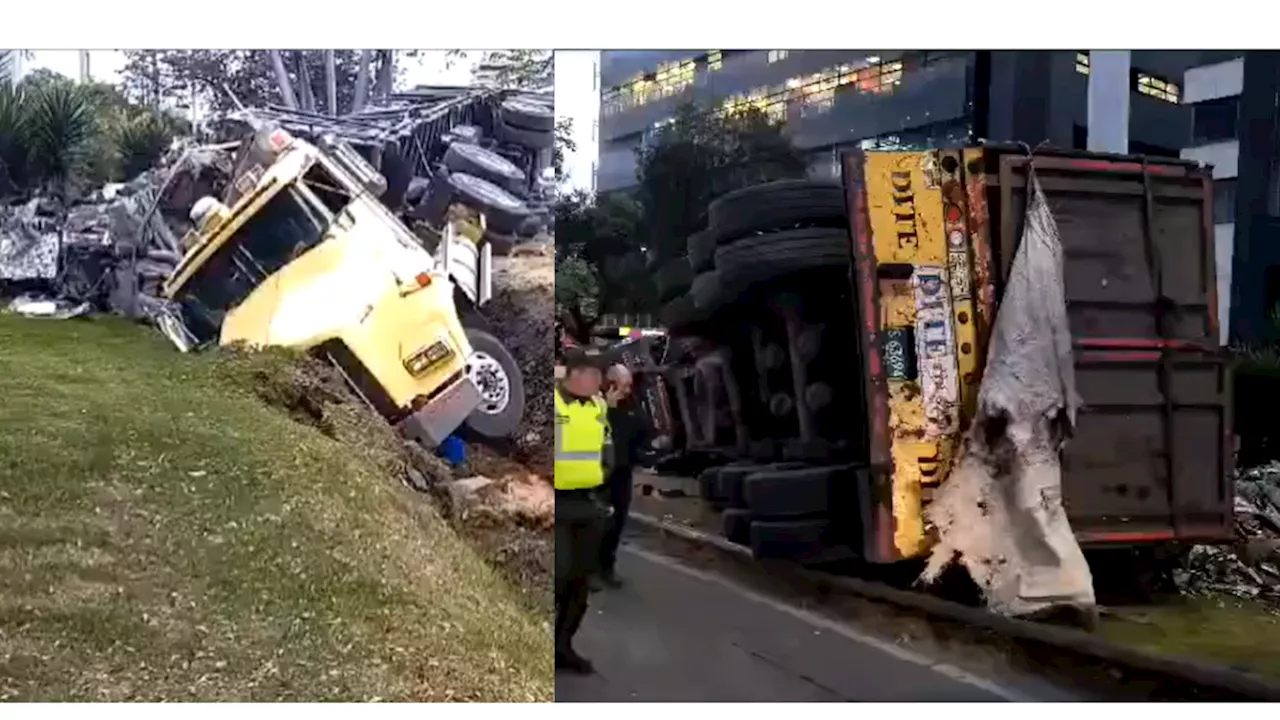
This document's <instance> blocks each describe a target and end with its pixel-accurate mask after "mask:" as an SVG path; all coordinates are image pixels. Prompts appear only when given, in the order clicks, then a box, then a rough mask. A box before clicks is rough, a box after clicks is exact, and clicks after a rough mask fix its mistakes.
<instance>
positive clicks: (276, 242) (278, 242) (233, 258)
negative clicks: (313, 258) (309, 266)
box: [178, 187, 326, 343]
mask: <svg viewBox="0 0 1280 720" xmlns="http://www.w3.org/2000/svg"><path fill="white" fill-rule="evenodd" d="M325 224H326V220H325V218H323V217H321V216H320V213H319V212H318V210H316V209H314V208H313V207H312V206H310V205H309V204H308V203H307V201H306V200H305V199H303V198H302V196H301V195H300V194H299V193H298V192H297V191H296V190H295V189H294V188H292V187H287V188H285V189H283V190H281V191H280V192H278V193H276V196H275V197H273V198H272V199H271V200H269V201H267V204H266V205H265V206H263V207H262V209H260V210H259V211H258V213H257V214H256V215H254V216H253V217H252V218H250V219H249V221H248V222H246V223H245V224H244V225H243V226H241V228H240V229H239V230H237V231H236V233H235V235H234V236H232V238H231V239H230V240H229V241H227V242H226V243H225V244H224V245H223V246H222V247H220V248H218V251H217V252H216V253H215V254H214V255H213V257H211V258H210V259H209V260H208V261H207V262H205V263H204V264H203V265H202V266H201V267H200V269H199V270H198V271H196V273H195V275H193V276H192V278H191V279H190V280H189V281H188V282H187V283H186V285H184V286H183V289H182V292H181V294H180V295H179V298H178V299H179V300H180V301H181V302H182V305H183V319H184V320H185V321H186V324H187V327H188V328H189V329H190V330H191V332H192V334H194V335H195V336H196V339H197V340H198V341H199V342H201V343H204V342H210V341H213V340H216V339H217V337H218V332H219V329H220V328H221V327H222V319H223V318H224V317H225V316H226V314H227V313H228V312H230V311H231V310H233V309H235V308H236V306H238V305H239V304H240V303H242V302H244V300H245V298H247V297H249V294H250V293H252V292H253V290H254V288H256V287H258V286H259V285H261V284H262V282H263V281H264V280H266V279H267V278H268V277H269V276H271V274H273V273H275V272H276V271H278V270H280V268H282V267H284V266H285V265H287V264H288V263H290V262H292V261H293V260H294V259H295V258H297V257H298V256H300V255H302V254H303V253H304V252H306V251H307V250H310V249H311V248H313V247H315V246H316V245H318V244H319V243H320V240H321V239H322V238H323V236H324V229H325Z"/></svg>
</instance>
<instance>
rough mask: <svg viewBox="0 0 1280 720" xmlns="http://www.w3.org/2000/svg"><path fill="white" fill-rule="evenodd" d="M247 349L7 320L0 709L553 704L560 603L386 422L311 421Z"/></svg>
mask: <svg viewBox="0 0 1280 720" xmlns="http://www.w3.org/2000/svg"><path fill="white" fill-rule="evenodd" d="M242 360H243V359H242V358H241V359H227V358H225V357H215V356H213V355H199V356H186V355H181V354H179V353H178V352H176V351H175V350H173V349H172V348H171V347H170V346H169V345H168V344H167V343H166V341H164V340H163V339H162V338H160V337H159V336H158V335H157V334H156V333H154V332H152V331H150V330H148V329H146V328H142V327H139V326H136V325H132V324H129V323H126V322H123V321H118V320H115V319H110V318H99V319H94V320H88V321H85V320H69V321H39V320H25V319H20V318H15V317H11V316H0V397H2V398H3V402H0V699H15V700H33V701H39V700H45V701H48V700H76V701H98V700H117V701H118V700H148V701H165V700H167V701H194V700H203V701H222V700H241V701H277V700H279V701H308V700H353V701H358V700H374V699H380V700H385V701H393V700H422V701H430V700H486V701H550V700H551V699H552V698H553V695H554V674H553V668H552V661H551V660H552V653H551V633H550V630H549V628H548V623H547V618H546V616H545V614H544V613H538V612H536V611H534V610H533V609H531V608H529V606H528V603H522V602H521V601H520V600H519V598H518V592H517V591H516V590H515V589H514V588H512V587H511V586H510V585H509V584H508V583H507V582H506V581H505V580H504V579H503V578H502V577H500V576H499V575H498V574H497V573H495V572H494V571H493V570H492V569H491V568H490V567H489V566H488V565H487V564H486V563H485V561H484V560H483V559H482V558H481V557H480V556H478V555H477V554H476V552H475V551H474V550H473V549H472V548H471V547H470V546H469V545H468V544H467V543H466V542H464V541H463V540H461V539H460V538H459V537H458V536H457V535H456V534H455V532H454V531H453V529H452V528H451V527H450V525H449V524H448V523H446V522H445V521H443V520H442V519H441V518H440V517H439V516H438V515H437V514H436V512H435V511H434V509H433V508H432V506H431V505H430V504H429V503H428V502H427V501H426V500H425V498H424V497H423V496H421V495H417V494H415V493H413V492H412V491H409V490H407V489H405V488H403V487H402V486H401V485H400V483H399V481H398V479H397V478H396V477H394V475H393V473H392V472H391V471H390V470H389V469H388V468H389V467H391V465H392V464H393V463H392V462H391V461H390V460H389V456H388V447H394V444H393V442H392V441H391V440H390V435H389V434H386V436H387V439H388V440H387V442H382V441H381V440H379V441H376V442H367V443H362V442H350V438H349V436H344V434H343V433H341V432H337V433H335V432H332V429H331V428H330V429H329V430H330V432H327V433H326V432H322V431H321V430H319V429H317V428H316V427H312V426H309V425H308V424H305V423H300V422H297V420H296V418H293V417H291V416H290V413H288V412H285V411H283V410H281V409H279V408H278V407H272V406H271V405H269V404H267V403H264V402H263V401H262V399H261V398H260V395H262V393H260V392H259V393H255V392H254V388H253V387H252V385H253V384H254V383H255V382H257V380H259V379H261V376H262V374H261V373H259V372H258V370H257V369H253V368H252V367H251V366H249V367H250V369H248V370H246V366H237V365H236V363H237V362H242ZM299 405H300V406H301V408H300V409H298V410H295V414H296V413H303V414H305V412H306V407H305V405H306V404H305V402H304V403H299ZM389 443H391V444H389Z"/></svg>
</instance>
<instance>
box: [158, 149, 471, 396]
mask: <svg viewBox="0 0 1280 720" xmlns="http://www.w3.org/2000/svg"><path fill="white" fill-rule="evenodd" d="M317 166H318V167H320V168H322V169H324V170H325V171H327V172H328V173H329V174H331V175H332V176H333V177H334V178H335V180H336V181H337V182H339V183H342V185H343V187H344V189H346V190H347V192H348V193H349V194H350V195H351V196H352V199H351V201H350V202H349V203H348V204H347V206H346V207H345V208H344V209H343V212H342V213H341V214H339V215H338V216H337V217H336V218H335V219H334V220H333V221H332V222H330V223H329V226H328V228H327V229H326V230H325V234H324V236H323V237H322V239H321V241H320V242H319V243H318V244H316V245H315V246H314V247H312V248H310V249H309V250H308V251H306V252H304V253H302V254H301V255H298V256H296V257H294V259H293V260H292V261H290V262H289V263H287V264H286V265H284V266H283V267H281V268H279V269H278V270H276V271H275V272H274V273H272V274H271V275H270V276H268V277H267V278H266V279H265V280H264V281H263V282H262V283H261V284H259V285H258V286H257V287H256V288H254V289H253V291H252V292H250V293H249V295H248V296H247V297H245V298H244V299H243V301H241V302H240V303H239V304H238V305H236V306H235V307H234V308H233V309H231V310H230V311H229V312H227V313H226V315H225V317H224V318H222V322H221V327H220V329H219V330H220V337H219V341H220V342H221V343H222V344H224V345H227V344H232V343H237V342H244V343H247V344H250V345H258V346H262V345H275V346H283V347H292V348H298V349H311V348H315V347H317V346H319V345H322V344H323V343H325V342H327V341H330V340H338V341H341V342H342V343H343V344H344V345H345V346H346V348H347V349H348V350H350V352H351V353H352V354H353V355H355V357H356V358H358V359H359V361H360V362H361V364H363V365H364V369H365V370H366V371H367V372H368V373H369V375H370V376H371V379H372V380H373V381H374V382H376V384H377V385H378V387H379V388H380V389H381V390H382V391H383V392H384V393H385V394H386V396H387V398H388V399H389V400H390V401H391V402H392V403H393V404H394V405H396V406H397V407H398V408H399V409H400V410H401V411H408V410H409V409H410V408H414V407H415V401H416V400H417V399H418V398H419V397H433V396H436V397H434V399H433V400H432V401H430V402H428V403H426V406H425V407H426V409H428V410H431V409H432V408H435V407H441V406H440V405H439V403H441V402H443V399H442V396H437V395H438V394H437V391H439V390H441V389H442V388H444V387H446V386H450V385H452V384H453V383H454V382H456V378H457V377H460V376H461V374H462V373H463V371H464V369H465V363H466V358H467V357H468V356H469V355H471V345H470V342H469V341H468V340H467V337H466V334H465V331H464V330H463V328H462V324H461V323H460V322H459V320H458V315H457V311H456V308H455V307H454V303H453V285H452V283H450V282H449V280H448V279H447V278H445V277H443V276H442V275H440V274H439V273H438V271H436V270H435V269H434V268H435V263H434V261H433V260H432V259H431V256H430V255H429V254H428V253H427V252H426V250H424V249H423V248H421V247H420V246H419V245H418V244H417V243H416V242H415V241H414V239H413V236H412V235H410V234H409V232H408V230H407V229H406V228H404V226H403V225H401V224H400V223H399V222H398V221H396V220H395V219H394V217H393V216H392V215H391V214H390V213H389V212H388V211H387V210H386V208H385V207H384V206H382V204H381V203H380V202H379V201H378V200H377V199H376V198H373V197H371V196H370V195H368V193H365V192H362V191H361V190H360V186H359V183H358V182H357V181H356V180H354V179H353V178H352V177H351V175H350V173H348V172H346V171H345V170H343V169H342V168H340V167H338V166H337V165H335V164H334V163H333V162H332V160H331V159H330V158H329V156H327V155H325V154H323V153H321V152H320V151H319V149H318V148H316V147H314V146H312V145H310V144H308V143H305V142H303V141H301V140H296V141H294V142H293V144H292V145H290V147H289V149H288V150H287V151H285V152H284V153H283V154H282V155H281V156H280V157H279V158H278V159H277V160H276V162H274V163H273V164H272V165H271V167H270V168H268V169H267V170H266V173H265V175H264V176H263V178H262V179H260V180H259V181H258V185H257V187H256V188H255V189H254V190H253V191H252V192H250V193H249V194H247V195H245V196H244V197H242V198H240V199H239V200H238V201H237V202H236V204H235V206H234V207H232V208H231V209H230V218H229V219H228V221H227V222H225V223H222V224H221V225H219V226H217V227H216V228H208V229H206V230H205V232H203V233H202V234H201V237H200V239H199V240H198V242H197V243H196V245H195V246H194V248H193V249H192V250H191V251H190V252H188V253H187V255H186V256H185V257H184V259H183V262H182V263H181V264H180V265H179V267H178V269H177V270H176V271H175V273H174V274H173V276H172V278H171V279H170V280H169V281H168V282H167V283H166V285H165V288H164V290H165V294H166V296H167V297H169V298H172V299H175V300H179V301H181V300H182V299H183V298H184V297H185V296H186V294H187V293H188V292H191V291H192V290H191V288H192V287H198V286H195V285H194V281H195V280H196V279H200V280H202V281H207V280H208V278H205V277H203V276H204V275H205V274H207V273H217V272H220V270H219V269H218V266H217V265H214V264H210V262H209V261H210V260H211V259H213V258H214V257H215V256H217V255H218V254H219V253H220V252H221V251H223V250H224V248H226V246H227V245H228V243H231V242H234V241H236V240H237V239H238V238H237V237H236V233H237V231H238V230H240V228H241V227H243V226H244V224H245V223H246V222H248V221H249V220H250V219H251V218H253V217H254V216H256V215H257V214H258V213H259V212H260V211H261V210H262V209H263V208H264V207H265V206H266V205H267V203H269V202H271V201H272V200H273V199H275V198H277V197H280V196H281V195H282V194H285V193H289V192H296V193H300V194H302V195H305V192H306V190H305V185H304V184H303V183H302V182H301V180H302V178H303V176H304V175H305V174H306V173H307V172H308V171H310V170H311V169H312V168H314V167H317ZM300 196H301V195H300ZM297 197H299V196H295V198H294V199H293V201H299V200H297ZM215 281H216V279H215ZM437 342H443V343H444V344H445V345H447V346H448V347H449V349H450V350H452V351H453V353H452V355H451V356H450V357H449V358H448V360H446V361H444V362H441V363H440V364H439V365H437V366H435V367H432V368H430V369H429V370H426V371H424V372H421V373H418V374H413V373H411V372H410V371H409V370H408V369H407V368H406V367H405V364H404V363H405V361H406V360H407V359H409V358H410V357H412V356H413V355H414V354H415V353H417V352H418V351H419V350H421V349H423V348H425V347H427V346H429V345H432V344H434V343H437ZM450 412H453V411H452V410H450Z"/></svg>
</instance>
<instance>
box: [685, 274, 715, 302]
mask: <svg viewBox="0 0 1280 720" xmlns="http://www.w3.org/2000/svg"><path fill="white" fill-rule="evenodd" d="M689 297H691V298H693V304H694V305H695V306H697V308H698V309H699V310H716V309H717V308H719V307H720V273H718V272H716V271H715V270H712V271H710V272H704V273H702V274H701V275H699V276H697V277H695V278H694V279H693V284H692V285H690V286H689Z"/></svg>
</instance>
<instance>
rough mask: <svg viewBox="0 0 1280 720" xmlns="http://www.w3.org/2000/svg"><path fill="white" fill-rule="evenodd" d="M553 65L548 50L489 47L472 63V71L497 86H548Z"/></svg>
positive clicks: (549, 88) (526, 87)
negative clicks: (487, 50)
mask: <svg viewBox="0 0 1280 720" xmlns="http://www.w3.org/2000/svg"><path fill="white" fill-rule="evenodd" d="M555 68H556V65H555V53H553V52H551V51H550V50H491V51H489V52H488V53H487V54H486V55H485V57H484V59H483V60H481V61H480V63H479V64H478V65H477V66H476V75H477V76H479V77H482V78H484V79H485V80H486V81H488V82H490V83H492V84H493V85H495V86H497V87H500V88H513V89H516V90H551V89H552V88H554V87H555V81H556V75H555Z"/></svg>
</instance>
